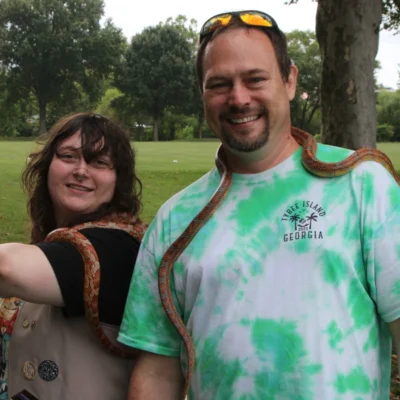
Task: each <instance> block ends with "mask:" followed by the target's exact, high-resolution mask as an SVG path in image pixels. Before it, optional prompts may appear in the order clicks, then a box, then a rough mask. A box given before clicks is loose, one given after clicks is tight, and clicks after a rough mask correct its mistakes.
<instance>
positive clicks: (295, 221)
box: [289, 214, 300, 231]
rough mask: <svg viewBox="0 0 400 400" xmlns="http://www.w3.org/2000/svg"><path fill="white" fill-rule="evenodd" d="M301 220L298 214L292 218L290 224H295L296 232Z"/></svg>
mask: <svg viewBox="0 0 400 400" xmlns="http://www.w3.org/2000/svg"><path fill="white" fill-rule="evenodd" d="M299 219H300V216H299V215H298V214H293V215H292V216H291V217H290V219H289V220H290V222H294V230H295V231H297V221H298V220H299Z"/></svg>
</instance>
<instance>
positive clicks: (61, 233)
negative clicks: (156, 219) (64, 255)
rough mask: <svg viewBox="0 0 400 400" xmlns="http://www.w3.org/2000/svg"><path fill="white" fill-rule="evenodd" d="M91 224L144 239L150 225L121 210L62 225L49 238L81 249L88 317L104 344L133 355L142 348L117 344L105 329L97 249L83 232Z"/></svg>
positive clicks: (51, 240) (124, 354)
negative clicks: (83, 221)
mask: <svg viewBox="0 0 400 400" xmlns="http://www.w3.org/2000/svg"><path fill="white" fill-rule="evenodd" d="M87 228H104V229H121V230H123V231H125V232H127V233H128V234H129V235H131V236H132V237H133V238H135V239H137V240H138V241H139V242H141V241H142V238H143V236H144V233H145V232H146V229H147V225H146V224H144V223H143V222H142V221H141V220H139V219H137V218H136V217H132V216H130V215H128V214H117V215H111V216H109V217H106V218H104V219H102V220H100V221H94V222H86V223H83V224H80V225H76V226H74V227H72V228H59V229H56V230H54V231H52V232H50V233H49V234H48V235H47V237H46V239H45V241H46V242H67V243H70V244H72V245H73V246H74V247H76V249H77V250H78V251H79V253H80V255H81V256H82V259H83V261H84V265H85V281H84V282H85V283H84V289H83V297H84V309H85V316H86V319H87V321H88V323H89V325H90V327H91V329H92V331H93V333H94V334H95V335H96V336H97V338H98V339H99V340H100V342H101V344H102V345H103V346H104V348H106V349H107V350H109V351H110V352H111V353H113V354H114V355H116V356H119V357H124V358H128V357H129V358H130V357H135V356H136V355H137V354H138V350H134V349H132V350H126V349H125V348H123V347H122V346H118V345H116V344H113V343H112V342H111V340H110V339H109V337H108V336H107V335H106V334H105V333H104V331H103V328H102V325H101V322H100V318H99V305H98V301H99V290H100V279H101V274H100V272H101V269H100V263H99V258H98V256H97V253H96V250H95V249H94V247H93V245H92V244H91V243H90V241H89V240H88V239H87V238H86V237H85V236H84V235H83V234H82V233H81V232H80V230H82V229H87Z"/></svg>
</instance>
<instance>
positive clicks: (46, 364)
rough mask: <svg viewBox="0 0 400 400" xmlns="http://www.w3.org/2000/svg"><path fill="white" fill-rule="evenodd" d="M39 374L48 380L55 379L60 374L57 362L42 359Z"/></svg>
mask: <svg viewBox="0 0 400 400" xmlns="http://www.w3.org/2000/svg"><path fill="white" fill-rule="evenodd" d="M38 374H39V376H40V377H41V378H42V379H43V380H44V381H46V382H51V381H54V379H56V378H57V376H58V367H57V364H56V363H55V362H53V361H50V360H46V361H42V362H41V363H40V365H39V369H38Z"/></svg>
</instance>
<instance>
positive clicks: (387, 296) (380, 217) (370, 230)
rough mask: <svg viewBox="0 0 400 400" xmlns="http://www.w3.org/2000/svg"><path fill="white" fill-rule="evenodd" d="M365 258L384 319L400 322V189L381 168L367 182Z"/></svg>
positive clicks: (370, 281) (372, 286)
mask: <svg viewBox="0 0 400 400" xmlns="http://www.w3.org/2000/svg"><path fill="white" fill-rule="evenodd" d="M363 192H364V195H363V196H364V201H363V203H364V208H365V214H364V219H363V220H362V221H361V223H362V225H363V232H364V243H363V247H364V257H365V261H366V268H367V280H368V284H369V288H370V295H371V298H372V299H373V300H374V302H375V304H376V307H377V311H378V313H379V315H380V316H381V318H382V319H383V320H384V321H385V322H387V323H389V322H392V321H394V320H396V319H398V318H400V187H399V185H398V184H397V183H396V181H395V180H394V179H393V177H392V176H391V175H390V174H389V173H388V172H387V171H386V170H384V169H383V167H381V166H380V165H375V171H374V173H372V172H370V173H367V174H366V176H365V178H364V188H363Z"/></svg>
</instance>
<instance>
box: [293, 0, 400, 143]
mask: <svg viewBox="0 0 400 400" xmlns="http://www.w3.org/2000/svg"><path fill="white" fill-rule="evenodd" d="M297 2H298V0H289V1H288V2H287V4H293V3H297ZM399 10H400V0H381V1H379V0H319V1H318V8H317V17H316V21H317V25H316V35H317V40H318V43H319V47H320V51H321V57H322V73H321V115H322V141H323V142H324V143H329V144H333V145H337V146H344V147H348V148H352V149H357V148H360V147H366V146H367V147H375V145H376V107H375V85H374V68H375V58H376V54H377V50H378V41H379V30H380V28H381V20H382V17H383V18H384V22H383V24H382V27H383V28H390V29H395V28H397V27H398V26H399V15H400V12H399Z"/></svg>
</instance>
